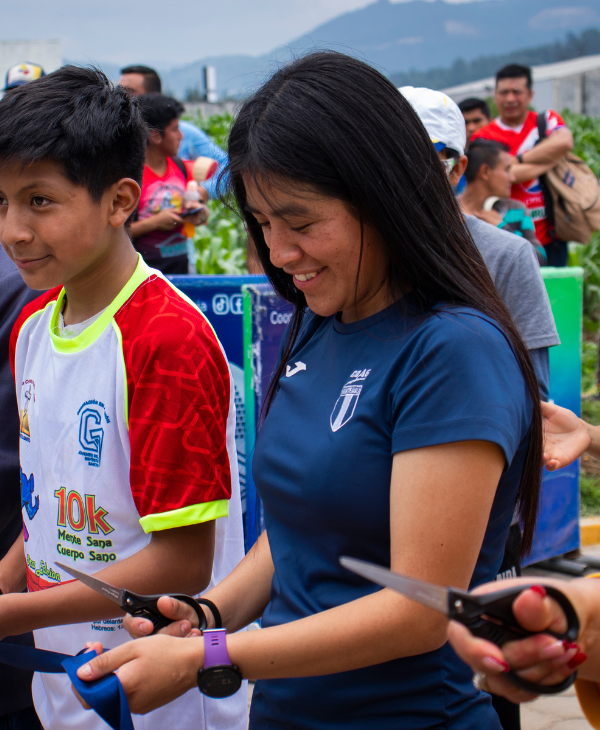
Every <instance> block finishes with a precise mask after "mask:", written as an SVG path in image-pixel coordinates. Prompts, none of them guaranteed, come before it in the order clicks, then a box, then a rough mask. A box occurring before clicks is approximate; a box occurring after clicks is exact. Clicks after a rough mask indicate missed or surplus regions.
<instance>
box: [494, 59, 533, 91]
mask: <svg viewBox="0 0 600 730" xmlns="http://www.w3.org/2000/svg"><path fill="white" fill-rule="evenodd" d="M523 78H524V79H527V88H528V89H531V85H532V79H531V69H530V68H529V66H521V64H520V63H509V64H508V66H504V67H503V68H501V69H500V71H498V73H497V74H496V86H498V81H500V80H501V79H523Z"/></svg>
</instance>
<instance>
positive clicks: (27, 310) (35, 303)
mask: <svg viewBox="0 0 600 730" xmlns="http://www.w3.org/2000/svg"><path fill="white" fill-rule="evenodd" d="M61 291H62V286H55V287H54V288H53V289H48V291H45V292H44V293H43V294H40V296H39V297H36V298H35V299H32V300H31V301H30V302H29V303H28V304H26V305H25V306H24V307H23V309H22V310H21V314H19V316H18V317H17V320H16V322H15V328H16V329H17V330H20V329H21V327H22V326H23V324H24V323H25V322H26V321H27V320H28V319H29V318H30V317H31V316H33V315H34V314H37V313H38V312H41V311H43V310H44V309H46V307H47V306H48V304H50V303H52V302H55V301H56V300H57V299H58V295H59V294H60V292H61Z"/></svg>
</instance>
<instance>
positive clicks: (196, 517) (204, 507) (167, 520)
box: [140, 499, 229, 533]
mask: <svg viewBox="0 0 600 730" xmlns="http://www.w3.org/2000/svg"><path fill="white" fill-rule="evenodd" d="M228 514H229V500H228V499H217V500H215V501H214V502H205V503H204V504H192V505H190V506H189V507H181V508H180V509H174V510H171V511H170V512H159V513H157V514H153V515H146V516H145V517H142V518H140V525H141V526H142V529H143V530H144V532H146V533H148V532H157V531H158V530H171V529H173V528H174V527H186V526H187V525H197V524H200V523H201V522H210V521H211V520H216V519H218V518H219V517H227V515H228Z"/></svg>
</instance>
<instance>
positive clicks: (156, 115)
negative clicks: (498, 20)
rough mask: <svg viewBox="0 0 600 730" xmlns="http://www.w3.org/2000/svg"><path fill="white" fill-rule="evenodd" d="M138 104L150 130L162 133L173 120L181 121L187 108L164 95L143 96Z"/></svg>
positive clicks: (138, 100)
mask: <svg viewBox="0 0 600 730" xmlns="http://www.w3.org/2000/svg"><path fill="white" fill-rule="evenodd" d="M137 102H138V104H139V107H140V111H141V112H142V116H143V117H144V121H145V122H146V124H147V125H148V126H149V127H150V129H157V130H158V131H159V132H161V133H162V132H164V131H165V127H167V126H168V125H169V124H170V123H171V122H172V121H173V119H179V117H180V116H181V115H182V114H183V112H184V111H185V107H184V106H183V104H180V103H179V102H178V101H177V99H173V97H171V96H165V95H164V94H141V95H140V96H138V98H137Z"/></svg>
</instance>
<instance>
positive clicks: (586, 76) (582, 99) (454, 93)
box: [444, 56, 600, 117]
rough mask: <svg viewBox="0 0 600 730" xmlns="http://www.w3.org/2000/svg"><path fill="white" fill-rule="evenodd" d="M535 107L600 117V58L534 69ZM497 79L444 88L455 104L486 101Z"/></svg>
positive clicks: (564, 62) (590, 57)
mask: <svg viewBox="0 0 600 730" xmlns="http://www.w3.org/2000/svg"><path fill="white" fill-rule="evenodd" d="M532 71H533V88H534V91H535V96H534V98H533V106H534V107H535V108H536V109H537V110H538V111H541V110H542V109H555V110H556V111H558V112H560V111H562V110H563V109H570V110H571V111H573V112H576V113H578V114H589V115H590V116H595V117H600V56H584V57H583V58H574V59H572V60H570V61H561V62H559V63H548V64H545V65H543V66H533V67H532ZM495 83H496V81H495V79H494V78H493V77H492V78H488V79H481V80H480V81H471V82H470V83H468V84H461V85H460V86H453V87H452V88H450V89H444V93H446V94H448V96H450V97H451V98H452V99H454V101H456V102H459V101H462V100H463V99H467V98H468V97H470V96H478V97H481V98H485V97H487V96H492V95H493V93H494V86H495Z"/></svg>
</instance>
